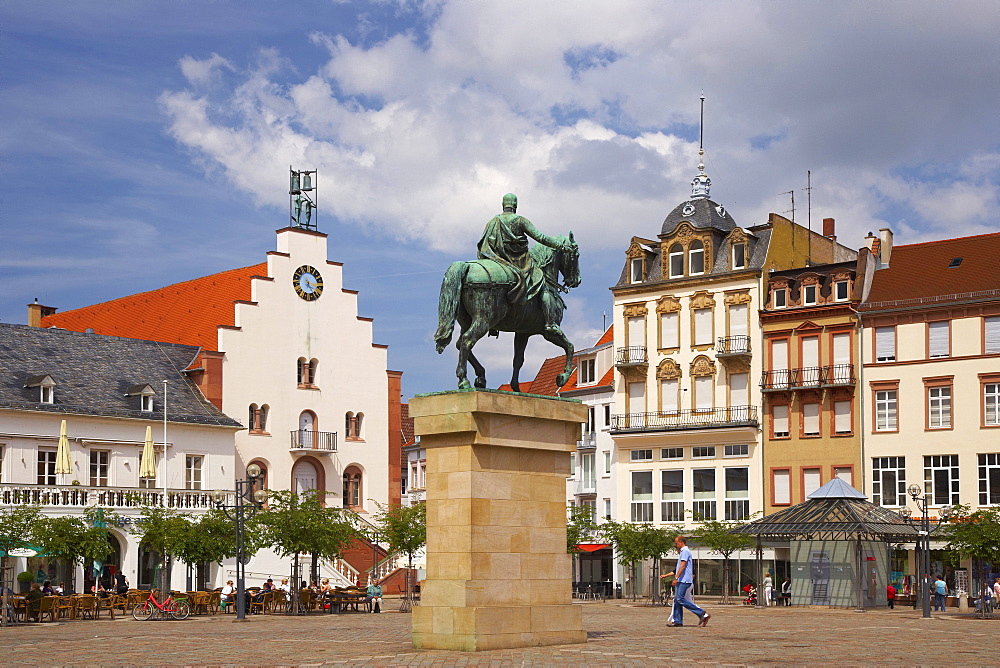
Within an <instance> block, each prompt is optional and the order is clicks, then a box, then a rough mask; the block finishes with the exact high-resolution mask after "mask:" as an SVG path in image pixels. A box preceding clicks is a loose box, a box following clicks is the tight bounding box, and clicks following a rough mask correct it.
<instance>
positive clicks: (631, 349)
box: [615, 346, 649, 366]
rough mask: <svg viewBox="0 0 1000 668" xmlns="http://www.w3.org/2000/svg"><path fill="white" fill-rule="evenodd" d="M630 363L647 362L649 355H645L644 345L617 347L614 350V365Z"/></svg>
mask: <svg viewBox="0 0 1000 668" xmlns="http://www.w3.org/2000/svg"><path fill="white" fill-rule="evenodd" d="M630 364H649V357H648V356H647V355H646V346H628V347H627V348H618V349H617V350H616V351H615V365H616V366H628V365H630Z"/></svg>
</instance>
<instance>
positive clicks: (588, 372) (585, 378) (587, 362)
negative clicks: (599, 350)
mask: <svg viewBox="0 0 1000 668" xmlns="http://www.w3.org/2000/svg"><path fill="white" fill-rule="evenodd" d="M596 382H597V360H596V359H595V358H593V357H591V358H589V359H582V360H580V384H581V385H587V384H590V383H596ZM591 431H593V430H591Z"/></svg>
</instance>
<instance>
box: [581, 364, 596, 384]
mask: <svg viewBox="0 0 1000 668" xmlns="http://www.w3.org/2000/svg"><path fill="white" fill-rule="evenodd" d="M596 382H597V360H596V359H595V358H593V357H591V358H589V359H582V360H580V384H581V385H586V384H589V383H596Z"/></svg>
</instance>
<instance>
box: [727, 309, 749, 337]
mask: <svg viewBox="0 0 1000 668" xmlns="http://www.w3.org/2000/svg"><path fill="white" fill-rule="evenodd" d="M746 333H747V305H746V304H733V305H732V306H730V307H729V336H746Z"/></svg>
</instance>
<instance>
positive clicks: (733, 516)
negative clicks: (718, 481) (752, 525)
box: [725, 467, 750, 520]
mask: <svg viewBox="0 0 1000 668" xmlns="http://www.w3.org/2000/svg"><path fill="white" fill-rule="evenodd" d="M725 476H726V519H727V520H745V519H746V518H748V517H750V469H748V468H745V467H741V468H733V469H726V471H725Z"/></svg>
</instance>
